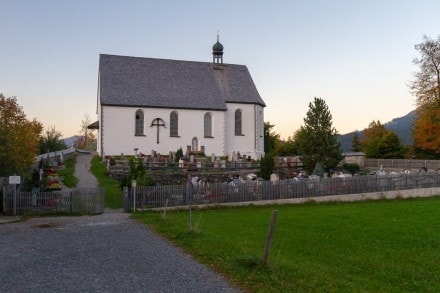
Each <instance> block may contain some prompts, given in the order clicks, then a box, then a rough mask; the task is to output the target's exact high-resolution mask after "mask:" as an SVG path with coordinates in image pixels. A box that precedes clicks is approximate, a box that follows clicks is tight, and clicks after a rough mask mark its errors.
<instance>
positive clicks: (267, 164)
mask: <svg viewBox="0 0 440 293" xmlns="http://www.w3.org/2000/svg"><path fill="white" fill-rule="evenodd" d="M274 166H275V161H274V157H273V155H272V154H266V155H265V156H264V157H263V158H262V159H261V161H260V176H261V177H263V179H265V180H270V175H272V173H273V168H274Z"/></svg>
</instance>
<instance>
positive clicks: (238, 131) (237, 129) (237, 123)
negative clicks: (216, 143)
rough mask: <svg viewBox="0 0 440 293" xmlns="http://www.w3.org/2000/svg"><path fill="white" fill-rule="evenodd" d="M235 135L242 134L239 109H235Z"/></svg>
mask: <svg viewBox="0 0 440 293" xmlns="http://www.w3.org/2000/svg"><path fill="white" fill-rule="evenodd" d="M235 135H243V132H242V113H241V109H238V110H236V111H235Z"/></svg>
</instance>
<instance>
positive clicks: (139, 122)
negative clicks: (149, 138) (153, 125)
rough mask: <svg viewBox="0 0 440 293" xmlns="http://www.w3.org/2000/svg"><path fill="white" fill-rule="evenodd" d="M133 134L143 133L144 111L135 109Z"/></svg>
mask: <svg viewBox="0 0 440 293" xmlns="http://www.w3.org/2000/svg"><path fill="white" fill-rule="evenodd" d="M135 122H136V123H135V135H144V112H142V111H141V110H137V111H136V121H135Z"/></svg>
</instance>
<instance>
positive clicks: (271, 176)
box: [270, 173, 280, 182]
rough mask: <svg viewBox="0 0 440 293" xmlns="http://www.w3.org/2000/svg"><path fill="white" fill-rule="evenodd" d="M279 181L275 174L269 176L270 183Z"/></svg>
mask: <svg viewBox="0 0 440 293" xmlns="http://www.w3.org/2000/svg"><path fill="white" fill-rule="evenodd" d="M279 180H280V178H279V177H278V175H277V174H275V173H272V174H271V175H270V181H272V182H276V181H279Z"/></svg>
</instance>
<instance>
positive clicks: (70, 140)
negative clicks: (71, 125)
mask: <svg viewBox="0 0 440 293" xmlns="http://www.w3.org/2000/svg"><path fill="white" fill-rule="evenodd" d="M77 137H78V136H77V135H74V136H71V137H67V138H64V139H63V140H64V143H65V144H66V146H67V147H69V148H70V147H71V146H73V143H74V142H75V140H76V139H77Z"/></svg>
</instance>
